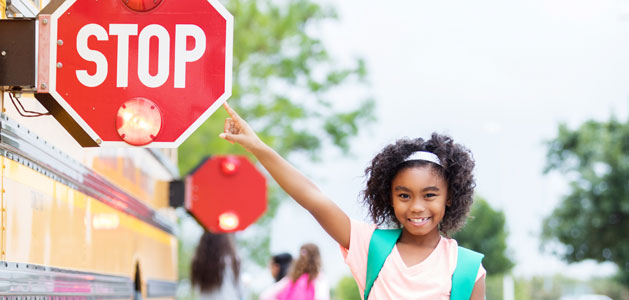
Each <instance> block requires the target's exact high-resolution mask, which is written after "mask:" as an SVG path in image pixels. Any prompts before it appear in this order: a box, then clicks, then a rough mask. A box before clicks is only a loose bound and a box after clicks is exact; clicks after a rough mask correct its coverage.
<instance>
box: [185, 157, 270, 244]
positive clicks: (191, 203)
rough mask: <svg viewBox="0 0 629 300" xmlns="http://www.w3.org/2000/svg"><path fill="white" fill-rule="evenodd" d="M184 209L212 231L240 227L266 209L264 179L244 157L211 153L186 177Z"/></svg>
mask: <svg viewBox="0 0 629 300" xmlns="http://www.w3.org/2000/svg"><path fill="white" fill-rule="evenodd" d="M185 187H186V192H185V206H186V209H187V210H188V211H189V212H190V213H191V214H192V215H193V216H194V217H195V218H196V219H197V220H198V221H199V223H201V225H203V227H205V228H206V229H208V230H210V231H212V232H232V231H237V230H243V229H245V228H247V226H249V225H251V224H252V223H253V222H255V221H256V220H257V219H258V218H259V217H260V216H262V214H263V213H264V211H265V210H266V179H265V178H264V176H263V175H262V174H261V173H260V172H259V171H258V169H256V167H255V166H254V165H253V164H252V163H251V162H250V161H249V160H248V159H247V158H246V157H244V156H214V157H212V158H211V159H208V160H206V161H205V162H202V163H201V164H200V166H199V167H197V169H195V170H194V171H192V173H191V174H190V175H188V176H187V177H186V182H185Z"/></svg>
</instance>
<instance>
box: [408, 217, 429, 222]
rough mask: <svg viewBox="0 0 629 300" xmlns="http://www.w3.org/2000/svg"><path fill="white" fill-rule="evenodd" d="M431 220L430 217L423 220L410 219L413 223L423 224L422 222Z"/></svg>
mask: <svg viewBox="0 0 629 300" xmlns="http://www.w3.org/2000/svg"><path fill="white" fill-rule="evenodd" d="M429 218H430V217H428V218H421V219H410V220H411V222H415V223H421V222H424V221H426V220H428V219H429Z"/></svg>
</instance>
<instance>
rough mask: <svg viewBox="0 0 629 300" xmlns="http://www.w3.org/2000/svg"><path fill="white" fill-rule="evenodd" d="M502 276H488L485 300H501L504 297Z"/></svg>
mask: <svg viewBox="0 0 629 300" xmlns="http://www.w3.org/2000/svg"><path fill="white" fill-rule="evenodd" d="M502 276H503V275H502V274H498V275H488V276H487V277H486V278H485V299H487V300H501V299H504V297H503V296H502Z"/></svg>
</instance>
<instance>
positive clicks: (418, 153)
mask: <svg viewBox="0 0 629 300" xmlns="http://www.w3.org/2000/svg"><path fill="white" fill-rule="evenodd" d="M225 109H226V110H227V112H228V113H229V115H230V117H231V118H228V119H227V120H226V122H225V132H223V133H221V134H220V135H219V136H220V137H221V138H223V139H225V140H228V141H230V142H236V143H239V144H240V145H242V146H243V147H244V148H245V149H247V150H248V151H249V152H251V153H252V154H253V155H255V156H256V158H257V159H258V160H259V161H260V163H261V164H262V165H263V166H264V168H266V169H267V171H268V172H269V173H270V174H271V176H272V177H273V178H274V179H275V181H276V182H277V183H278V184H279V185H280V186H281V187H282V189H284V191H286V193H288V195H290V196H291V197H292V198H293V199H295V201H297V203H299V204H300V205H301V206H302V207H304V208H305V209H307V210H308V211H309V212H310V213H311V214H312V215H313V216H314V217H315V219H316V220H317V221H318V222H319V224H320V225H321V226H322V227H323V229H324V230H325V231H326V232H327V233H328V234H329V235H330V236H331V237H332V238H333V239H334V240H336V241H337V242H338V243H339V245H340V246H341V249H342V252H343V255H344V257H345V262H346V263H347V264H348V265H349V267H350V270H351V272H352V275H353V276H354V279H355V280H356V283H357V285H358V287H359V289H360V292H361V294H363V292H364V290H365V288H366V281H367V280H366V273H367V257H368V255H367V254H368V252H369V243H370V240H371V236H372V235H373V233H374V230H375V229H376V227H377V226H378V225H393V226H394V227H398V228H401V235H400V237H399V239H398V240H397V242H396V243H395V246H394V248H393V250H392V251H391V253H390V254H389V255H388V257H387V258H386V261H385V262H384V264H383V266H382V268H381V270H380V273H379V275H378V277H377V279H376V280H375V282H374V283H373V288H371V290H370V293H369V295H368V298H369V299H444V300H445V299H450V293H451V289H452V274H453V273H454V270H455V268H456V266H457V242H456V241H455V240H453V239H450V238H447V236H448V235H449V234H451V233H453V232H455V231H456V230H458V229H460V228H461V227H462V226H463V224H464V223H465V218H466V216H467V214H468V212H469V209H470V206H471V204H472V194H473V190H474V187H475V183H474V177H473V175H472V170H473V168H474V161H473V159H472V157H471V153H470V152H469V150H467V149H466V148H465V147H463V146H461V145H459V144H455V143H454V142H453V140H452V139H451V138H449V137H447V136H442V135H438V134H433V135H432V137H431V139H430V140H427V141H426V140H423V139H421V138H418V139H414V140H410V139H402V140H398V141H397V142H396V143H395V144H393V145H389V146H387V147H385V149H383V150H382V151H381V152H380V153H379V154H378V155H376V157H375V158H374V159H373V160H372V162H371V166H370V167H368V168H367V169H366V171H365V174H366V176H367V187H366V189H365V190H364V203H365V204H366V205H367V206H368V208H369V213H370V215H371V217H372V219H373V221H374V223H375V224H366V223H363V222H359V221H356V220H350V218H349V217H348V216H347V215H346V214H345V213H344V212H343V211H342V210H341V209H340V208H339V207H338V206H337V205H336V204H335V203H334V202H333V201H331V200H330V199H329V198H328V197H327V196H326V195H324V194H323V193H322V192H321V191H320V190H319V189H318V188H317V187H316V186H315V185H314V184H313V183H312V182H310V180H308V179H307V178H306V177H305V176H304V175H303V174H301V173H300V172H299V171H298V170H297V169H295V168H294V167H293V166H292V165H291V164H290V163H288V162H287V161H286V160H284V159H283V158H282V157H281V156H280V155H279V154H277V153H276V152H275V151H274V150H273V149H271V148H270V147H268V146H267V145H265V144H264V143H263V142H262V141H261V140H260V139H259V138H258V136H257V135H256V134H255V132H254V131H253V130H252V129H251V128H250V127H249V125H248V124H247V123H246V122H245V121H244V120H243V119H242V118H241V117H240V116H238V114H237V113H236V112H235V111H234V110H233V109H231V108H230V107H229V106H228V105H227V104H225ZM475 273H476V276H475V281H474V282H473V290H472V292H471V297H470V299H473V300H480V299H484V298H485V273H486V272H485V269H484V268H483V267H482V265H481V266H479V267H478V271H477V272H475Z"/></svg>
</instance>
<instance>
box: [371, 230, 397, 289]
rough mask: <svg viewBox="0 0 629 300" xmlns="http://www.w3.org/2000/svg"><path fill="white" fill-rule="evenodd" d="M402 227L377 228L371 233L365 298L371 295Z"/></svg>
mask: <svg viewBox="0 0 629 300" xmlns="http://www.w3.org/2000/svg"><path fill="white" fill-rule="evenodd" d="M401 234H402V229H377V228H376V230H375V231H374V232H373V235H371V240H370V241H369V253H368V254H367V278H366V280H365V295H364V296H363V297H364V298H363V299H364V300H367V298H368V297H369V292H371V288H372V287H373V283H374V281H376V278H378V274H379V273H380V270H381V269H382V266H383V265H384V261H385V260H387V257H388V256H389V254H390V253H391V251H392V250H393V247H394V246H395V243H396V242H397V240H398V239H399V238H400V235H401Z"/></svg>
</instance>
